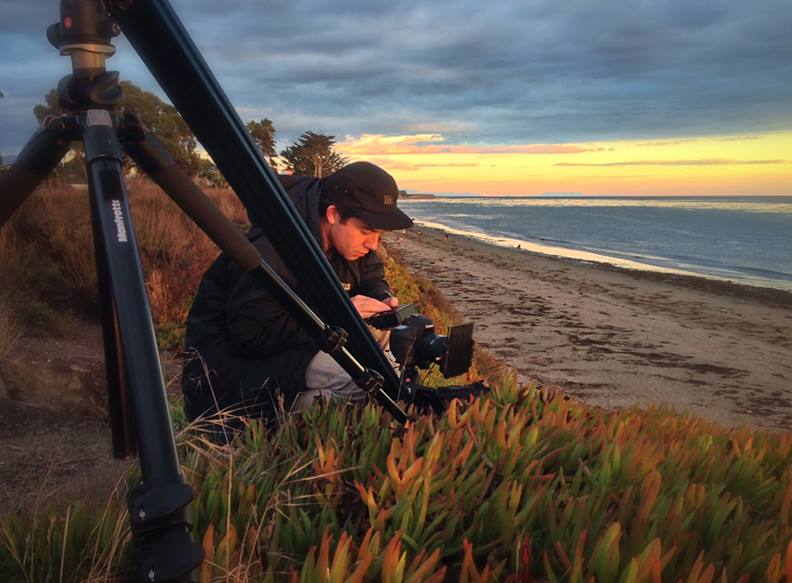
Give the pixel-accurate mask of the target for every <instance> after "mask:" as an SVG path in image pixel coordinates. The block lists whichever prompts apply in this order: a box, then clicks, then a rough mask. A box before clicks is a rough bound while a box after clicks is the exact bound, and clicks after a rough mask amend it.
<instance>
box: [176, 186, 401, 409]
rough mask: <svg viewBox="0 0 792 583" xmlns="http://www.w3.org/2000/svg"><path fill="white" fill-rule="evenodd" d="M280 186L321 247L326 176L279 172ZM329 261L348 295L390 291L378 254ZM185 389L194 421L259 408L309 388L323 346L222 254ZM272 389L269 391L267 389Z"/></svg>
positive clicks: (266, 245)
mask: <svg viewBox="0 0 792 583" xmlns="http://www.w3.org/2000/svg"><path fill="white" fill-rule="evenodd" d="M279 178H280V180H281V183H282V184H283V186H284V187H285V188H286V191H287V193H288V194H289V196H290V197H291V199H292V201H293V202H294V204H295V206H296V207H297V210H298V211H299V213H300V215H301V216H302V217H303V219H304V220H305V222H306V224H307V226H308V228H309V230H310V231H311V233H312V234H313V236H314V237H315V238H316V240H317V241H318V242H319V244H320V245H321V234H320V230H319V188H320V182H321V181H320V180H318V179H314V178H308V177H296V176H281V177H279ZM248 238H249V239H250V240H251V242H252V243H253V244H254V245H255V246H256V248H257V249H258V250H259V251H260V252H261V255H262V257H263V259H264V260H265V261H266V262H267V263H268V264H269V265H270V266H271V267H272V268H273V269H274V270H275V271H277V273H278V274H279V275H280V276H281V277H282V278H283V279H284V280H285V281H286V282H287V283H288V284H289V285H290V286H291V288H292V289H293V290H295V291H296V292H297V293H298V294H299V295H300V296H301V297H303V298H304V299H305V297H306V296H305V294H303V293H301V292H302V291H303V290H301V289H300V285H299V282H298V281H297V280H296V279H295V277H294V276H293V275H292V274H291V273H290V272H289V270H288V269H287V268H286V266H285V264H284V262H283V260H282V259H281V257H280V256H279V255H278V253H277V252H276V251H275V249H274V248H273V246H272V245H271V244H270V242H269V241H268V240H267V238H266V237H265V236H264V234H263V232H262V231H261V230H260V229H258V228H255V227H254V228H253V229H251V231H250V232H249V233H248ZM328 261H329V262H330V265H331V266H332V268H333V271H335V273H336V275H338V278H339V279H340V280H341V282H342V284H343V285H344V289H346V290H347V291H348V292H349V294H350V296H354V295H357V294H363V295H366V296H370V297H373V298H377V299H385V298H387V297H388V296H390V295H391V294H390V289H389V288H388V285H387V283H386V282H385V275H384V268H383V265H382V262H381V261H380V259H379V257H377V255H376V253H369V254H367V255H365V256H364V257H362V258H361V259H358V260H356V261H347V260H346V259H344V258H343V257H341V256H340V255H338V254H337V253H335V252H334V251H331V252H330V254H329V256H328ZM185 344H186V349H187V358H186V359H185V366H184V374H183V377H182V388H183V391H184V397H185V412H186V413H187V416H188V417H190V418H191V419H194V418H195V417H197V416H199V415H201V414H204V413H205V412H207V411H209V412H211V411H216V410H217V408H219V409H226V408H228V407H234V408H236V407H243V408H246V409H247V410H246V411H243V414H248V415H251V416H259V414H260V413H258V412H257V411H255V410H250V409H249V408H250V407H252V408H254V409H255V408H257V407H260V406H261V405H262V400H263V401H266V403H264V407H265V408H267V407H268V406H269V405H271V404H272V403H270V401H271V400H272V398H273V396H274V395H275V394H277V393H278V392H280V394H281V395H283V397H284V399H285V400H287V401H288V400H289V398H290V397H293V396H294V394H296V393H297V392H299V391H300V390H303V389H304V379H305V369H306V367H307V366H308V363H309V362H310V361H311V359H312V358H313V356H314V355H315V354H316V352H317V351H318V349H317V348H316V347H315V346H314V344H313V342H312V341H311V339H310V338H309V336H308V335H307V333H306V332H305V331H304V330H303V329H302V328H301V327H300V325H299V324H298V323H297V321H296V320H295V319H294V318H292V317H291V316H290V315H289V314H287V313H286V311H285V310H284V309H283V308H282V307H281V305H280V304H279V303H278V302H277V301H276V300H275V299H274V298H273V297H272V296H271V295H270V294H269V293H268V292H267V291H266V290H265V289H264V288H263V287H262V286H261V284H259V283H257V282H256V281H255V280H254V279H253V278H252V277H251V276H250V275H249V274H248V273H246V272H244V271H242V270H241V269H240V268H238V267H237V266H236V264H234V263H233V262H232V261H231V260H230V259H229V258H228V257H227V256H226V255H225V254H221V255H220V256H219V257H218V258H217V260H216V261H215V262H214V263H213V264H212V266H211V267H210V268H209V270H208V271H207V272H206V274H205V275H204V277H203V279H202V280H201V284H200V286H199V288H198V292H197V294H196V296H195V299H194V301H193V305H192V307H191V308H190V314H189V316H188V319H187V334H186V342H185ZM264 389H266V390H264Z"/></svg>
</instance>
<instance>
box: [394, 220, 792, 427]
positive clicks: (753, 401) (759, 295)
mask: <svg viewBox="0 0 792 583" xmlns="http://www.w3.org/2000/svg"><path fill="white" fill-rule="evenodd" d="M386 243H387V244H388V247H389V248H390V249H393V250H395V251H396V252H397V253H398V254H400V255H401V256H402V258H403V259H404V260H405V262H406V264H407V266H408V268H409V269H410V270H411V271H412V272H413V273H414V274H416V275H423V276H425V277H427V278H429V279H430V280H431V281H432V282H433V283H434V284H435V285H436V286H437V287H438V288H439V289H440V291H442V292H443V293H444V294H445V295H446V297H447V298H448V299H449V300H450V301H451V303H452V304H453V305H454V306H455V307H456V308H457V309H458V310H459V311H460V312H461V313H462V314H463V315H464V316H465V317H466V318H468V319H469V320H471V321H473V322H475V323H476V332H475V337H476V340H477V342H480V343H481V344H482V345H484V346H486V347H487V348H489V349H491V350H492V351H494V352H495V353H497V354H498V355H500V356H502V357H503V358H504V359H505V360H506V361H507V362H509V363H510V364H511V365H512V366H513V367H514V368H516V369H518V370H519V371H520V373H522V374H523V375H524V376H525V377H526V378H530V379H537V380H539V381H540V382H542V383H545V384H551V385H558V386H560V387H563V388H564V389H566V390H567V391H568V392H569V393H571V394H574V395H576V396H579V397H581V398H582V399H584V400H586V401H587V402H590V403H593V404H597V405H601V406H605V407H623V406H629V405H633V404H647V403H650V402H666V403H669V404H672V405H673V406H674V407H675V408H676V409H677V410H678V411H689V412H692V413H696V414H700V415H705V416H708V417H711V418H713V419H715V420H717V421H719V422H721V423H723V424H726V425H734V424H750V425H752V426H755V427H765V428H773V429H790V428H792V294H784V293H782V292H779V293H775V292H762V291H761V290H751V289H750V288H745V287H743V286H734V285H728V284H724V283H718V282H713V283H710V282H707V281H706V280H701V279H699V278H687V279H685V278H680V277H678V276H669V275H660V274H651V273H639V272H629V271H625V270H616V269H607V268H602V267H598V266H596V265H591V264H583V263H580V262H572V261H564V260H560V259H555V258H549V257H543V256H539V255H535V254H530V253H527V252H525V251H522V250H519V249H506V248H498V247H494V246H490V245H486V244H483V243H480V242H476V241H473V240H469V239H467V238H465V237H462V236H455V235H451V236H449V237H448V238H445V237H444V236H443V234H442V233H440V232H434V231H430V230H427V229H424V230H423V235H422V236H421V237H418V236H417V234H415V233H413V234H410V235H408V236H406V237H401V238H398V239H397V238H396V237H394V236H390V237H388V238H387V239H386Z"/></svg>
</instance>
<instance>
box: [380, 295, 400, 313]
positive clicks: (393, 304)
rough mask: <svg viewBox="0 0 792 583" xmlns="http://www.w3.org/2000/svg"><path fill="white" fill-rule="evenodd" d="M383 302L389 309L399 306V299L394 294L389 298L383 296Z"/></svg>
mask: <svg viewBox="0 0 792 583" xmlns="http://www.w3.org/2000/svg"><path fill="white" fill-rule="evenodd" d="M382 303H383V304H388V305H389V306H390V309H391V310H395V309H396V308H398V307H399V299H398V298H397V297H395V296H391V297H389V298H385V299H384V300H382Z"/></svg>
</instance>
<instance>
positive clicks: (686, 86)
mask: <svg viewBox="0 0 792 583" xmlns="http://www.w3.org/2000/svg"><path fill="white" fill-rule="evenodd" d="M172 3H173V5H174V8H175V9H176V12H177V13H178V14H179V16H180V18H181V19H182V21H183V23H184V25H185V27H186V28H187V30H188V31H189V32H190V33H191V34H192V36H193V38H194V40H195V42H196V45H197V46H198V47H199V49H200V50H201V51H202V53H203V55H204V57H205V59H206V61H207V62H208V63H209V65H210V66H211V67H212V69H213V71H214V72H215V74H216V76H217V77H218V80H219V81H220V82H221V84H222V86H223V87H224V89H225V91H226V92H227V93H228V95H229V97H230V99H231V101H232V103H234V104H235V105H236V106H237V107H239V109H238V111H239V112H240V114H241V116H242V117H243V118H244V119H245V120H248V119H253V118H254V117H255V118H260V117H268V118H269V119H271V120H273V122H274V124H275V127H276V129H277V130H278V137H279V139H280V141H281V142H282V143H284V144H285V143H288V142H290V141H291V140H293V139H295V138H296V137H297V136H299V135H300V134H301V133H302V132H304V131H305V130H308V129H313V130H316V131H324V132H327V133H330V134H333V135H336V136H343V135H354V136H361V135H364V134H377V135H403V134H434V133H437V134H441V135H443V136H444V137H445V141H444V142H442V143H436V144H433V146H436V147H441V146H447V147H450V146H455V145H459V146H462V147H464V146H465V145H466V144H506V145H507V146H509V147H511V145H517V146H519V145H521V144H540V145H541V144H561V145H563V144H574V143H582V142H593V141H612V140H646V141H647V142H654V141H662V140H677V139H684V138H689V137H695V136H712V135H720V136H724V135H755V134H757V133H762V132H767V131H781V130H788V129H792V59H789V55H790V54H792V35H790V34H789V30H792V10H790V9H789V0H762V2H761V6H760V7H757V5H755V4H754V3H750V2H745V1H744V0H720V1H718V2H703V3H702V2H689V1H688V0H664V1H663V2H638V3H635V2H628V1H627V0H616V1H614V2H608V3H602V2H594V3H592V2H590V0H568V1H565V2H562V3H559V2H552V1H551V0H525V1H517V0H513V1H511V2H499V3H496V4H494V5H493V4H491V3H489V4H488V3H481V2H473V1H472V0H438V1H436V2H432V3H414V2H406V1H404V0H394V1H392V2H370V1H368V0H367V1H364V0H351V1H349V2H343V3H338V2H331V0H302V1H301V2H290V1H288V0H268V1H267V2H260V1H256V0H225V1H224V2H221V3H218V2H216V1H215V0H172ZM57 17H58V14H57V4H56V3H52V2H47V3H42V2H30V1H29V0H3V19H2V20H1V21H0V56H2V57H3V58H2V60H0V89H2V90H3V92H5V93H7V94H13V95H16V96H18V97H20V98H22V99H24V100H26V107H27V110H28V112H29V113H28V115H27V116H26V117H25V118H24V120H26V121H25V123H22V121H21V120H17V119H16V116H17V115H19V110H18V109H17V108H16V106H14V108H9V107H8V104H6V103H4V100H2V99H0V150H2V151H12V150H14V149H18V147H20V146H21V144H22V143H24V141H25V139H26V136H27V135H29V134H30V133H31V132H32V131H33V129H34V127H35V120H34V118H33V116H32V108H33V106H34V105H35V104H36V103H38V102H40V101H41V99H42V96H43V95H44V94H45V93H46V92H47V91H48V90H49V89H50V88H52V87H54V86H55V84H56V83H57V81H58V79H59V77H60V76H62V75H65V74H66V73H67V72H68V59H66V58H64V57H59V56H58V54H57V52H56V51H55V49H53V48H52V47H50V46H49V44H48V42H47V41H46V39H45V37H44V33H45V29H46V26H47V25H48V24H50V23H51V22H54V21H55V20H57ZM116 44H117V46H118V49H119V51H118V55H117V56H115V57H113V59H112V60H111V61H110V68H113V69H118V70H119V71H120V72H121V76H122V78H123V79H128V80H131V81H133V82H135V83H136V84H138V85H141V86H143V87H144V88H145V89H148V90H154V91H155V92H156V93H157V94H158V95H162V92H161V91H160V90H158V89H157V86H156V84H155V82H154V81H153V79H152V78H151V75H149V74H148V72H147V71H146V70H145V68H144V67H143V66H142V64H141V63H140V62H139V60H138V59H137V57H136V55H135V54H134V52H133V51H132V49H130V48H129V46H128V45H127V44H126V42H125V41H124V40H123V39H122V38H119V39H117V42H116Z"/></svg>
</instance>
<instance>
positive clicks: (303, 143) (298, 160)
mask: <svg viewBox="0 0 792 583" xmlns="http://www.w3.org/2000/svg"><path fill="white" fill-rule="evenodd" d="M334 145H335V136H328V135H326V134H317V133H315V132H312V131H307V132H305V133H304V134H303V135H301V136H300V137H299V138H298V139H297V141H296V142H294V143H293V144H292V145H291V146H289V147H288V148H286V149H285V150H283V151H282V152H281V157H282V158H283V159H284V160H286V163H287V166H288V168H289V170H291V171H292V172H294V173H295V174H300V175H305V176H314V177H315V178H322V177H323V176H327V175H328V174H332V173H333V172H335V171H336V170H338V169H339V168H343V167H344V166H346V165H347V163H348V161H347V159H346V158H344V157H343V156H341V155H340V154H339V153H338V152H336V151H335V148H334V147H333V146H334Z"/></svg>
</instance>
